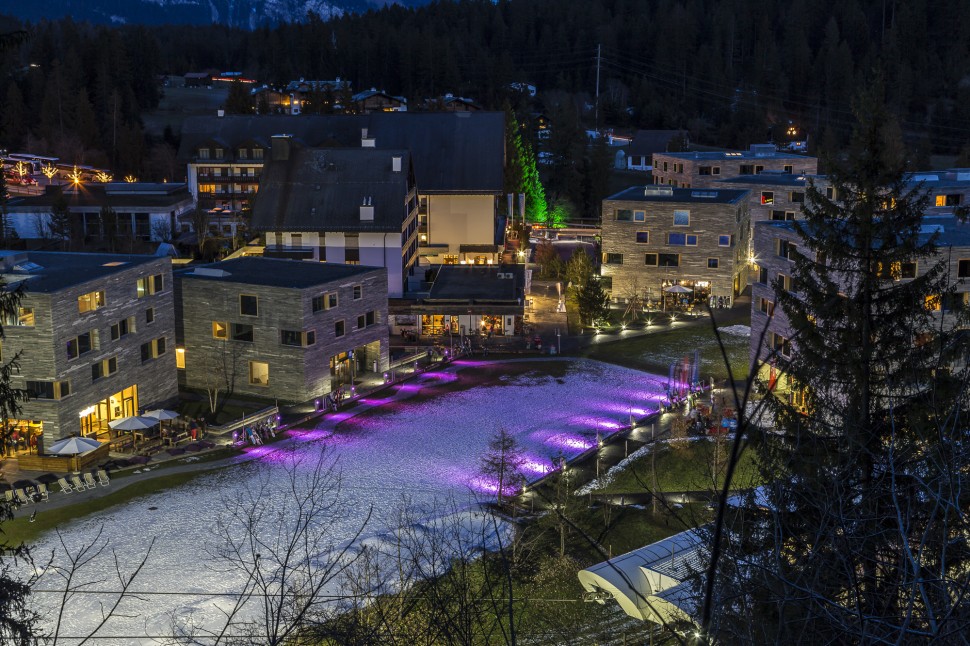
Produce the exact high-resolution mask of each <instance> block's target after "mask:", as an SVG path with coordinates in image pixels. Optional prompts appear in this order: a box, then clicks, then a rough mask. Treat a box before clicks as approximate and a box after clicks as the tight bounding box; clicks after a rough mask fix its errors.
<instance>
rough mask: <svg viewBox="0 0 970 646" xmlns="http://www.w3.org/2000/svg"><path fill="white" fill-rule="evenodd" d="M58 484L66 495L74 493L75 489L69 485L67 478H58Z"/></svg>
mask: <svg viewBox="0 0 970 646" xmlns="http://www.w3.org/2000/svg"><path fill="white" fill-rule="evenodd" d="M57 484H59V485H61V491H63V492H64V493H71V492H72V491H74V487H72V486H71V485H70V484H68V482H67V478H58V479H57Z"/></svg>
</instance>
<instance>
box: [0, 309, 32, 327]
mask: <svg viewBox="0 0 970 646" xmlns="http://www.w3.org/2000/svg"><path fill="white" fill-rule="evenodd" d="M3 324H4V325H6V326H10V327H34V308H32V307H18V308H17V313H16V314H13V313H10V314H6V315H4V317H3Z"/></svg>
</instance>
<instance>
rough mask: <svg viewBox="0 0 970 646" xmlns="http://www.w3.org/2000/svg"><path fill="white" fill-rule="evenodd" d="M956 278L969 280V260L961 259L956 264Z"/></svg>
mask: <svg viewBox="0 0 970 646" xmlns="http://www.w3.org/2000/svg"><path fill="white" fill-rule="evenodd" d="M957 277H959V278H970V258H962V259H960V260H959V261H958V262H957Z"/></svg>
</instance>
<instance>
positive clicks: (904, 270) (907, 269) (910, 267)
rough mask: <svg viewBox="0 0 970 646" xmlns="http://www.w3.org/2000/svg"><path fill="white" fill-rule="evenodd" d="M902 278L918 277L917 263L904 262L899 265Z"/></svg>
mask: <svg viewBox="0 0 970 646" xmlns="http://www.w3.org/2000/svg"><path fill="white" fill-rule="evenodd" d="M899 277H900V278H916V263H915V262H904V263H900V265H899Z"/></svg>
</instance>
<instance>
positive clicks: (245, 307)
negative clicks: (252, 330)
mask: <svg viewBox="0 0 970 646" xmlns="http://www.w3.org/2000/svg"><path fill="white" fill-rule="evenodd" d="M239 313H240V314H242V315H243V316H259V299H258V298H257V297H256V296H249V295H247V294H240V295H239Z"/></svg>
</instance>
